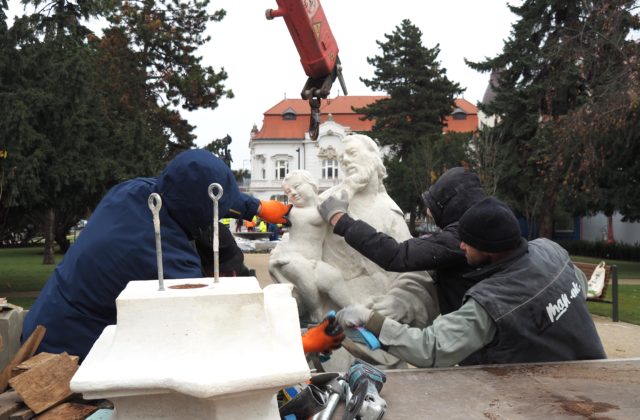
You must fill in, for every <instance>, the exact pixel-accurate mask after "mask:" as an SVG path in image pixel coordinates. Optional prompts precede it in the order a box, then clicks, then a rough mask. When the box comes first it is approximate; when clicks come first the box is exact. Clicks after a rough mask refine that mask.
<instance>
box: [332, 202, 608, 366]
mask: <svg viewBox="0 0 640 420" xmlns="http://www.w3.org/2000/svg"><path fill="white" fill-rule="evenodd" d="M459 232H460V238H461V240H462V242H461V245H460V246H461V248H462V249H463V250H464V251H465V255H466V258H467V261H468V262H469V264H471V265H473V266H477V267H478V269H477V270H474V271H472V272H470V273H468V274H466V275H465V277H468V278H471V279H474V280H475V281H477V283H476V284H475V285H474V286H473V287H471V289H469V290H468V291H467V293H466V294H465V297H464V304H463V305H462V307H461V308H460V309H458V310H457V311H454V312H451V313H449V314H447V315H443V316H440V317H438V318H436V320H435V321H434V322H433V324H432V325H430V326H429V327H427V328H424V329H422V330H421V329H418V328H411V327H409V326H408V325H402V324H400V323H398V322H396V321H394V320H392V319H389V318H385V317H383V316H382V315H380V314H378V313H376V312H374V311H372V310H371V309H369V308H365V307H364V306H350V307H347V308H345V309H343V310H341V311H340V312H338V315H337V318H338V322H340V324H341V325H343V326H344V327H357V326H365V328H367V329H368V330H370V331H371V332H372V333H373V334H374V335H376V336H377V337H378V338H379V340H380V342H381V343H382V345H383V348H384V349H385V350H387V351H388V352H389V353H391V354H393V355H394V356H397V357H399V358H401V359H403V360H405V361H407V362H409V363H411V364H413V365H415V366H418V367H443V366H453V365H455V364H496V363H529V362H556V361H567V360H587V359H604V358H606V355H605V353H604V349H603V347H602V342H601V341H600V337H599V336H598V332H597V331H596V327H595V325H594V323H593V320H592V319H591V314H590V313H589V310H588V309H587V305H586V297H587V287H586V286H587V281H586V277H585V275H584V273H583V272H582V271H580V270H579V269H577V268H576V267H575V266H574V265H573V264H572V263H571V259H570V258H569V254H567V252H566V251H565V250H564V249H563V248H562V247H561V246H560V245H558V244H556V243H555V242H552V241H550V240H548V239H536V240H534V241H531V242H527V241H526V240H525V239H523V238H522V237H521V236H520V228H519V226H518V221H517V220H516V218H515V216H514V215H513V213H512V212H511V210H510V209H509V208H508V207H507V206H506V205H505V204H503V203H502V202H500V201H499V200H497V199H495V198H493V197H489V198H486V199H484V200H482V201H480V202H479V203H477V204H476V205H475V206H473V207H471V208H470V209H469V210H467V212H466V213H465V214H464V215H463V216H462V218H461V219H460V226H459Z"/></svg>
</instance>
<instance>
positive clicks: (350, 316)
mask: <svg viewBox="0 0 640 420" xmlns="http://www.w3.org/2000/svg"><path fill="white" fill-rule="evenodd" d="M372 314H373V311H372V310H371V309H369V308H367V307H364V306H362V305H351V306H347V307H346V308H344V309H341V310H340V311H338V314H337V315H336V319H337V320H338V323H340V325H342V327H343V328H354V327H362V326H364V325H365V324H366V323H367V321H369V318H371V315H372Z"/></svg>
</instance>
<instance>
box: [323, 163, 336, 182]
mask: <svg viewBox="0 0 640 420" xmlns="http://www.w3.org/2000/svg"><path fill="white" fill-rule="evenodd" d="M337 178H338V161H337V160H335V159H325V160H323V161H322V179H337Z"/></svg>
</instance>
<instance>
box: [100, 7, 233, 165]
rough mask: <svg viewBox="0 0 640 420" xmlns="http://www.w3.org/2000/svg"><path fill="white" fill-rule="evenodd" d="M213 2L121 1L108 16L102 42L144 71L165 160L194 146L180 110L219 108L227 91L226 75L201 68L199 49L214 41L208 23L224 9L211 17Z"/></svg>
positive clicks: (219, 18)
mask: <svg viewBox="0 0 640 420" xmlns="http://www.w3.org/2000/svg"><path fill="white" fill-rule="evenodd" d="M209 3H210V2H209V0H189V1H183V2H179V1H177V0H133V1H131V0H128V1H120V0H118V1H117V7H116V8H114V9H113V10H112V13H110V14H109V15H108V21H109V23H110V26H109V30H108V31H107V32H106V34H105V39H104V40H103V42H104V43H106V44H110V45H111V46H120V47H121V48H126V49H128V50H129V56H130V59H131V60H132V65H134V66H135V67H136V68H137V69H140V70H142V71H144V72H145V74H146V76H145V80H144V82H143V84H142V85H140V86H141V87H144V95H145V97H146V98H148V100H149V104H148V108H149V109H153V112H155V114H156V118H157V120H158V122H159V123H160V124H162V126H163V127H164V128H165V130H166V131H167V132H168V134H169V140H170V142H169V144H168V146H169V150H168V156H167V158H171V157H172V156H173V155H175V154H176V153H178V152H179V151H181V150H184V149H188V148H191V147H193V146H194V139H195V136H194V134H193V133H192V131H193V127H192V126H191V125H189V124H188V123H187V121H186V120H185V119H184V118H182V116H181V115H180V112H179V111H178V108H179V107H181V108H183V109H186V110H190V111H192V110H196V109H201V108H208V109H215V108H216V107H217V106H218V102H219V100H220V99H221V98H223V97H227V98H232V97H233V92H232V91H231V90H230V89H226V88H225V86H224V81H225V80H226V79H227V73H226V72H225V71H224V68H223V69H220V70H219V71H216V70H214V69H213V68H212V67H211V66H204V65H203V64H202V57H200V56H198V55H196V51H197V49H198V48H199V47H200V46H202V45H204V44H205V43H206V42H208V41H210V37H209V36H205V35H204V32H205V30H206V27H207V24H208V23H209V22H218V21H220V20H222V19H223V18H224V16H225V13H226V12H225V11H224V10H222V9H221V10H217V11H215V12H214V13H213V14H210V13H208V12H207V8H208V6H209Z"/></svg>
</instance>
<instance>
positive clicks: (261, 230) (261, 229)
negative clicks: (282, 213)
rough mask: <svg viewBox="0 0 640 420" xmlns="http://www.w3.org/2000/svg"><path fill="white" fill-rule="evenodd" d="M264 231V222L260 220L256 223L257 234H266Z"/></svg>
mask: <svg viewBox="0 0 640 420" xmlns="http://www.w3.org/2000/svg"><path fill="white" fill-rule="evenodd" d="M266 231H267V224H266V223H265V222H264V220H262V219H260V222H258V232H262V233H266Z"/></svg>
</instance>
